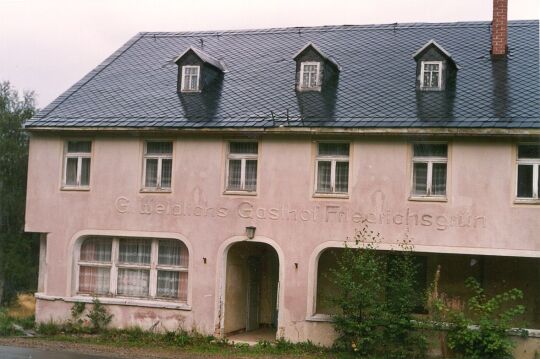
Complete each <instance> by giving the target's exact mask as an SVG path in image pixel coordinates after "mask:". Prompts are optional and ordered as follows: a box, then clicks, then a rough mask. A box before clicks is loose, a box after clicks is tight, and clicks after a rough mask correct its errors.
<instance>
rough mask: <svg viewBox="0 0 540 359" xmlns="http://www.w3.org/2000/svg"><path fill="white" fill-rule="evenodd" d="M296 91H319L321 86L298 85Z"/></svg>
mask: <svg viewBox="0 0 540 359" xmlns="http://www.w3.org/2000/svg"><path fill="white" fill-rule="evenodd" d="M298 92H321V86H317V87H298Z"/></svg>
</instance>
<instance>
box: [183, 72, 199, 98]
mask: <svg viewBox="0 0 540 359" xmlns="http://www.w3.org/2000/svg"><path fill="white" fill-rule="evenodd" d="M200 72H201V67H200V66H182V92H194V91H199V77H200Z"/></svg>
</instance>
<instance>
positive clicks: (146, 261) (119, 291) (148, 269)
mask: <svg viewBox="0 0 540 359" xmlns="http://www.w3.org/2000/svg"><path fill="white" fill-rule="evenodd" d="M188 261H189V255H188V250H187V247H186V245H185V244H184V243H182V242H181V241H179V240H176V239H157V238H112V237H88V238H86V239H85V240H84V241H83V243H82V245H81V249H80V253H79V261H78V263H77V264H78V271H79V273H78V293H83V294H92V295H107V296H123V297H139V298H159V299H171V300H172V299H174V300H178V301H182V302H185V301H187V280H188Z"/></svg>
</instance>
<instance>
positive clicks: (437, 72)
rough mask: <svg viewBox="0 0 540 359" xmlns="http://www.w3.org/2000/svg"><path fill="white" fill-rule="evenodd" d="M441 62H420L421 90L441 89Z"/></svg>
mask: <svg viewBox="0 0 540 359" xmlns="http://www.w3.org/2000/svg"><path fill="white" fill-rule="evenodd" d="M441 70H442V61H422V69H421V74H420V82H421V83H420V87H421V88H423V89H435V90H438V89H440V88H441V77H442V76H441Z"/></svg>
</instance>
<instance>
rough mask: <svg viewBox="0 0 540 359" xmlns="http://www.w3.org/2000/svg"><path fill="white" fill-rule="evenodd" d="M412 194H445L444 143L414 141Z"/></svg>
mask: <svg viewBox="0 0 540 359" xmlns="http://www.w3.org/2000/svg"><path fill="white" fill-rule="evenodd" d="M412 162H413V188H412V195H413V196H423V197H430V196H431V197H437V196H438V197H444V196H446V167H447V163H448V146H447V145H446V144H442V143H439V144H433V143H432V144H428V143H416V144H414V145H413V160H412Z"/></svg>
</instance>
